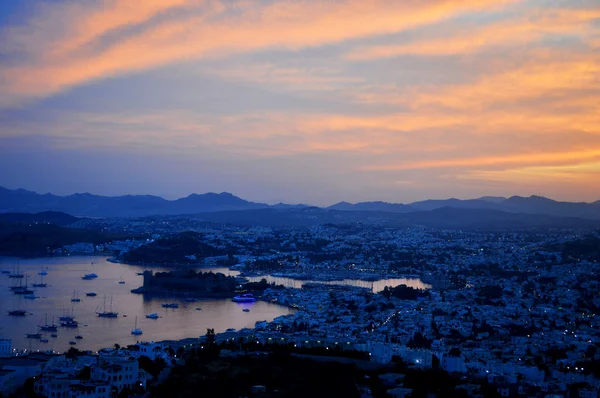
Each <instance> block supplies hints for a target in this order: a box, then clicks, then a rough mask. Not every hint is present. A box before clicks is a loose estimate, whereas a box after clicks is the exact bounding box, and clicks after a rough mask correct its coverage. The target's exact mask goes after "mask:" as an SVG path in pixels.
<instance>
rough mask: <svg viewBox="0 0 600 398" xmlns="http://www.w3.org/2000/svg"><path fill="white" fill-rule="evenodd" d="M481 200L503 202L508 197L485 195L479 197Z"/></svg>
mask: <svg viewBox="0 0 600 398" xmlns="http://www.w3.org/2000/svg"><path fill="white" fill-rule="evenodd" d="M479 200H483V201H485V202H491V203H502V202H504V201H505V200H506V198H504V197H502V196H484V197H481V198H479Z"/></svg>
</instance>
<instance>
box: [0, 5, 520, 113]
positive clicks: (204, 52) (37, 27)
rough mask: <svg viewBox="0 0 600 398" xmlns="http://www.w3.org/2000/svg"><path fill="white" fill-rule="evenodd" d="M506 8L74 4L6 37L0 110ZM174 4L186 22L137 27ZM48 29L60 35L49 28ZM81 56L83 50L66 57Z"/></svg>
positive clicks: (46, 12)
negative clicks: (120, 78)
mask: <svg viewBox="0 0 600 398" xmlns="http://www.w3.org/2000/svg"><path fill="white" fill-rule="evenodd" d="M508 2H509V1H508V0H504V1H501V2H499V1H498V0H479V1H474V0H453V1H448V0H435V1H428V2H413V1H410V2H389V1H383V0H373V1H364V0H347V1H345V2H330V1H316V0H311V1H310V2H309V1H291V0H288V1H279V2H274V3H273V4H267V5H265V4H264V3H260V2H258V1H246V2H240V3H225V2H219V1H216V0H213V1H207V2H199V1H192V0H188V1H186V2H183V0H169V1H167V2H161V1H154V0H153V1H150V2H142V3H143V4H142V3H140V2H133V1H127V2H124V3H121V2H116V1H112V2H109V3H107V4H108V6H107V8H106V12H103V10H102V9H101V8H90V7H89V6H82V5H81V3H80V2H69V3H66V4H65V5H54V6H47V7H43V8H41V9H40V11H39V14H38V16H37V17H36V18H33V19H32V20H30V21H28V24H27V26H26V27H24V28H21V29H12V30H10V31H9V34H8V35H6V37H7V42H6V43H2V44H3V45H5V46H7V48H11V49H15V48H21V49H23V51H22V52H23V53H22V54H21V57H20V59H21V61H20V62H18V63H17V64H16V65H13V66H11V67H4V68H3V69H2V70H0V76H1V80H0V92H3V94H4V95H3V99H4V100H3V101H2V104H4V105H10V104H14V103H19V102H21V101H23V100H26V99H27V98H36V97H43V96H47V95H51V94H53V93H55V92H58V91H60V90H63V89H65V88H67V87H70V86H73V85H76V84H80V83H83V82H86V81H90V80H94V79H100V78H103V77H109V76H114V75H116V74H122V73H126V72H130V71H137V70H143V69H147V68H151V67H156V66H160V65H165V64H168V63H172V62H176V61H182V60H186V59H191V58H199V57H206V56H215V55H224V54H230V53H232V52H240V51H250V50H257V49H265V48H270V47H276V48H288V49H294V48H303V47H306V46H316V45H322V44H326V43H334V42H339V41H343V40H347V39H352V38H359V37H365V36H372V35H378V34H385V33H392V32H399V31H402V30H405V29H408V28H412V27H415V26H422V25H426V24H431V23H434V22H436V21H440V20H444V19H447V18H449V17H452V16H454V15H457V14H459V13H461V12H467V11H477V10H484V9H489V8H496V7H500V6H502V4H504V3H508ZM178 6H179V7H182V6H186V7H188V8H189V10H190V12H189V14H188V15H187V16H186V17H184V18H181V19H175V20H172V19H168V18H166V19H165V20H162V21H158V22H156V23H155V24H150V26H148V27H145V26H143V25H142V24H143V23H144V22H146V21H149V20H150V19H151V18H152V17H153V16H156V15H157V14H159V13H161V12H166V11H168V10H169V9H171V8H173V7H178ZM138 7H139V8H140V10H139V12H138V9H137V8H138ZM132 9H135V13H134V12H132V11H131V10H132ZM133 14H135V15H133ZM132 25H133V26H137V27H139V29H140V32H138V33H135V34H129V35H126V36H125V37H120V38H119V40H115V41H113V42H112V43H110V45H108V48H103V47H102V46H101V47H99V48H94V46H85V45H86V44H88V43H90V42H91V41H93V40H95V39H97V38H101V37H102V36H103V35H105V34H108V33H119V32H115V30H118V29H119V28H121V27H124V26H132ZM53 26H54V27H56V26H60V27H61V29H51V27H53ZM80 48H81V49H82V51H74V50H76V49H80ZM49 76H52V78H51V79H49V78H48V77H49ZM0 105H1V104H0Z"/></svg>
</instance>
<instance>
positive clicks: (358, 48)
mask: <svg viewBox="0 0 600 398" xmlns="http://www.w3.org/2000/svg"><path fill="white" fill-rule="evenodd" d="M599 54H600V6H599V4H598V3H597V2H595V1H588V0H582V1H558V0H554V1H552V0H530V1H517V0H503V1H495V0H494V1H492V0H484V1H474V0H456V1H444V0H432V1H428V2H417V1H415V2H413V1H407V2H390V1H383V0H373V1H364V0H360V1H359V0H344V1H341V0H340V1H335V2H333V1H327V0H311V1H308V0H294V1H292V0H289V1H288V0H282V1H277V2H274V1H261V0H246V1H221V0H146V1H144V2H139V1H134V0H120V1H116V0H105V1H86V2H81V1H75V0H72V1H71V0H62V1H59V0H53V1H33V0H26V1H23V2H2V3H1V4H0V170H2V171H1V172H0V185H2V186H6V187H9V188H26V189H30V190H35V191H39V192H53V193H57V194H70V193H74V192H85V191H87V192H92V193H97V194H105V195H119V194H126V193H127V194H157V195H162V196H165V197H168V198H175V197H181V196H185V195H188V194H189V193H192V192H198V193H201V192H208V191H216V192H220V191H229V192H232V193H234V194H237V195H239V196H242V197H244V198H247V199H251V200H257V201H266V202H272V203H275V202H279V201H285V202H305V203H314V204H330V203H334V202H337V201H340V200H347V201H352V202H356V201H365V200H385V201H390V202H410V201H414V200H419V199H425V198H446V197H459V198H469V197H478V196H484V195H503V196H510V195H513V194H519V195H530V194H541V195H546V196H549V197H553V198H556V199H562V200H578V201H579V200H581V201H593V200H598V199H600V189H598V184H597V181H598V177H600V127H599V126H600V103H599V101H598V100H597V99H598V98H599V97H600V81H599V79H598V76H600V55H599Z"/></svg>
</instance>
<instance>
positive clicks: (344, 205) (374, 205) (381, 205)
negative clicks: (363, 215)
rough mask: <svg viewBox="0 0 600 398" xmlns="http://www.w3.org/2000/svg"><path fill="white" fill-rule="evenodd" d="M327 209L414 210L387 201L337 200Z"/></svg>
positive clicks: (406, 211)
mask: <svg viewBox="0 0 600 398" xmlns="http://www.w3.org/2000/svg"><path fill="white" fill-rule="evenodd" d="M328 209H329V210H344V211H385V212H390V213H409V212H411V211H415V209H414V208H412V207H411V206H407V205H403V204H400V203H387V202H379V201H378V202H359V203H356V204H352V203H348V202H339V203H336V204H334V205H332V206H329V207H328Z"/></svg>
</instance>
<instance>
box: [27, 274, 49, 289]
mask: <svg viewBox="0 0 600 398" xmlns="http://www.w3.org/2000/svg"><path fill="white" fill-rule="evenodd" d="M38 275H39V272H38ZM31 286H33V287H48V284H47V283H44V275H42V281H41V282H40V283H37V275H36V277H35V280H34V283H32V284H31Z"/></svg>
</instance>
